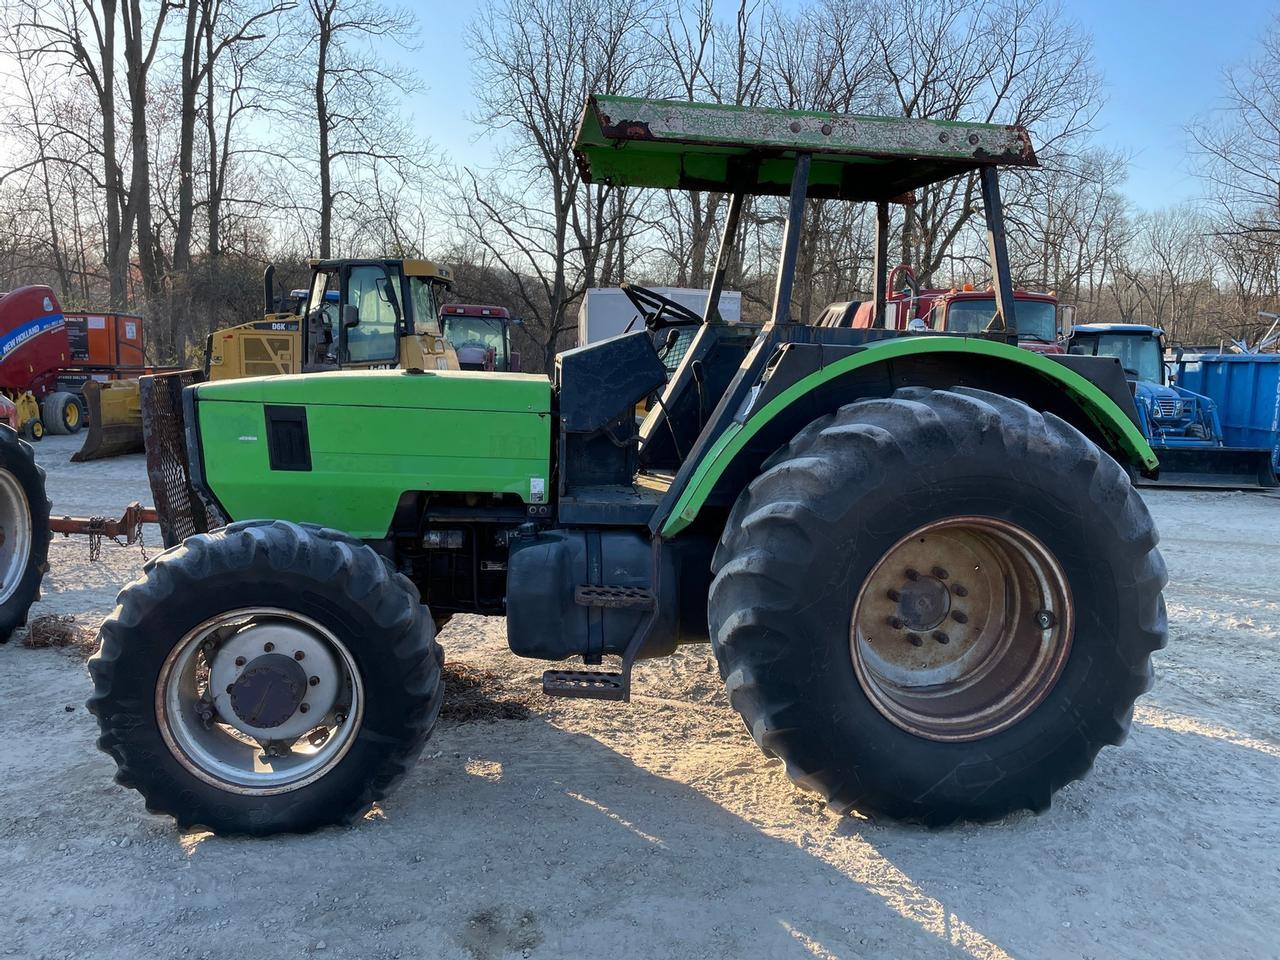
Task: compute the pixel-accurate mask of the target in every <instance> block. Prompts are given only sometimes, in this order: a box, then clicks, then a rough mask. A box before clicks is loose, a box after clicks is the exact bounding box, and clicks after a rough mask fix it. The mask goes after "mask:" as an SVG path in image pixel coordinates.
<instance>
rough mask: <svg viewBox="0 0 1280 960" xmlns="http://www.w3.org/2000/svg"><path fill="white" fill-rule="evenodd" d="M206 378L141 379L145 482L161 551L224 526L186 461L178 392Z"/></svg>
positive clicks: (191, 373)
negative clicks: (197, 486)
mask: <svg viewBox="0 0 1280 960" xmlns="http://www.w3.org/2000/svg"><path fill="white" fill-rule="evenodd" d="M203 379H204V377H203V375H202V374H201V372H200V371H199V370H179V371H177V372H176V373H163V374H156V375H154V376H149V377H142V378H141V392H142V396H141V402H142V436H143V440H144V442H145V444H146V449H147V482H148V483H149V484H150V485H151V496H152V497H153V498H154V503H155V507H156V513H157V515H158V516H159V522H160V533H161V536H162V537H163V538H164V545H165V547H174V546H177V545H178V544H179V543H181V542H182V541H183V540H185V539H186V538H187V537H190V536H193V535H195V534H197V533H208V532H209V531H210V530H213V529H215V528H217V527H219V526H221V525H222V520H221V518H220V517H218V516H216V515H215V514H214V513H213V511H211V510H209V509H208V507H207V506H206V504H205V502H204V500H203V498H202V497H200V495H199V494H198V493H197V492H196V490H195V488H194V487H193V486H192V484H191V465H190V463H189V462H188V461H187V440H186V423H185V418H184V416H183V409H182V391H183V390H184V389H186V388H187V387H189V386H192V385H194V384H196V383H199V382H200V381H201V380H203Z"/></svg>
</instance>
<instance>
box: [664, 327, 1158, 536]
mask: <svg viewBox="0 0 1280 960" xmlns="http://www.w3.org/2000/svg"><path fill="white" fill-rule="evenodd" d="M913 385H915V386H932V387H940V388H941V387H950V386H969V387H975V388H979V389H984V390H990V391H992V392H994V393H1000V394H1003V395H1005V396H1008V397H1012V398H1014V399H1017V400H1021V401H1023V402H1025V403H1027V404H1028V405H1030V406H1032V407H1033V408H1035V409H1037V410H1039V411H1041V412H1048V413H1053V414H1054V415H1056V416H1058V417H1061V418H1062V419H1064V420H1066V421H1067V422H1068V423H1071V424H1072V425H1073V426H1075V427H1076V428H1077V429H1079V430H1081V431H1082V432H1083V433H1084V434H1085V435H1086V436H1088V437H1089V438H1090V439H1091V440H1093V441H1094V442H1095V443H1097V444H1098V445H1099V446H1100V447H1102V449H1104V450H1106V451H1107V452H1108V453H1109V454H1110V455H1111V456H1112V457H1114V458H1115V459H1116V460H1118V461H1119V462H1121V463H1123V464H1131V465H1133V466H1134V467H1135V468H1136V469H1137V470H1138V471H1139V472H1142V473H1147V474H1150V473H1152V472H1154V471H1155V470H1156V469H1158V468H1159V465H1160V464H1159V459H1158V458H1157V457H1156V455H1155V453H1154V452H1153V451H1152V449H1151V446H1150V444H1149V443H1148V442H1147V440H1146V438H1145V437H1144V436H1143V435H1142V431H1141V429H1140V428H1139V426H1138V425H1137V423H1135V421H1134V419H1132V418H1131V416H1130V415H1129V414H1127V413H1126V412H1125V411H1124V410H1123V409H1121V407H1120V406H1119V404H1118V403H1117V402H1116V401H1115V400H1112V399H1111V398H1110V397H1109V396H1108V395H1107V394H1106V393H1105V392H1104V391H1103V390H1102V389H1101V388H1099V387H1098V386H1097V385H1096V384H1094V383H1093V382H1091V381H1090V380H1089V379H1087V378H1086V377H1084V376H1082V375H1081V374H1080V373H1077V372H1076V371H1075V370H1073V369H1071V368H1070V367H1068V366H1067V365H1065V364H1064V363H1062V362H1059V361H1056V360H1053V359H1051V358H1049V357H1047V356H1045V355H1042V354H1039V353H1034V352H1032V351H1030V350H1024V349H1022V348H1020V347H1016V346H1013V345H1011V344H1007V343H1002V342H1000V341H993V340H985V339H978V338H967V337H943V336H938V337H899V338H895V339H889V340H881V341H877V342H873V343H869V344H867V345H866V346H865V347H862V348H860V349H858V350H857V351H856V352H853V353H847V354H845V355H843V356H840V357H839V358H838V359H835V360H834V361H832V362H830V363H826V364H824V365H822V366H820V367H819V368H818V369H817V370H815V371H813V372H812V373H809V374H808V375H806V376H803V377H801V378H800V379H798V380H796V381H795V382H794V383H791V384H790V385H788V386H787V387H786V388H785V389H783V390H781V391H778V392H774V393H773V395H772V396H771V397H770V398H769V399H768V400H767V401H766V402H763V403H753V402H750V401H749V403H748V405H747V406H746V407H745V408H744V411H743V412H740V413H739V415H738V417H736V418H735V419H734V421H733V422H732V423H730V424H729V426H728V428H726V429H725V431H724V432H723V433H722V434H721V435H720V436H719V438H718V439H717V440H716V441H715V443H713V444H712V445H711V447H710V448H709V449H708V451H707V453H706V455H705V456H703V457H702V458H701V459H700V460H699V461H698V463H697V464H696V465H694V466H693V468H692V473H691V475H690V476H689V478H688V479H687V481H685V482H684V483H683V484H681V485H680V486H679V488H678V490H677V491H675V492H676V499H675V502H674V504H673V505H672V506H671V508H670V509H669V510H666V511H660V515H659V516H658V517H655V519H654V522H653V525H654V527H655V528H656V530H657V532H658V534H659V535H660V536H662V537H664V538H665V537H672V536H675V535H676V534H678V533H679V532H680V531H682V530H684V529H685V528H686V527H688V526H689V525H690V524H692V523H693V522H694V521H695V520H696V519H697V518H698V516H699V514H700V513H701V511H702V509H703V507H704V506H706V505H707V504H708V503H714V504H716V505H719V506H727V505H729V504H731V503H732V502H733V500H734V498H736V497H737V494H738V493H739V492H740V491H741V490H742V488H743V487H745V486H746V484H747V483H749V482H750V481H751V479H752V478H754V477H755V476H756V475H757V474H758V473H759V468H760V465H761V464H762V463H763V462H764V460H765V459H766V458H767V457H768V456H769V455H770V454H771V453H772V452H773V451H774V450H776V449H778V448H779V447H780V446H782V445H783V444H784V443H786V442H787V441H789V440H790V439H791V438H792V437H793V436H795V434H797V433H798V432H799V431H800V430H801V429H803V428H804V427H805V426H806V425H807V424H809V423H811V422H812V421H813V420H815V419H817V418H818V417H820V416H823V415H825V414H828V413H832V412H834V411H835V410H836V409H838V408H839V407H841V406H843V405H844V404H846V403H851V402H853V401H854V400H859V399H864V398H867V397H883V396H888V395H889V394H890V393H892V392H893V391H894V390H895V389H898V388H899V387H905V386H913ZM680 479H681V478H679V477H678V478H677V483H679V481H680Z"/></svg>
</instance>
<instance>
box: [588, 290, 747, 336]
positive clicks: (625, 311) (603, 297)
mask: <svg viewBox="0 0 1280 960" xmlns="http://www.w3.org/2000/svg"><path fill="white" fill-rule="evenodd" d="M649 289H651V290H652V291H653V292H654V293H656V294H659V295H660V296H663V297H666V298H667V299H668V300H674V301H675V302H676V303H679V304H682V305H683V306H686V307H688V308H689V309H690V310H692V311H693V312H694V313H696V314H698V315H699V316H701V315H702V312H703V311H704V310H705V309H706V306H707V294H708V292H709V291H707V290H696V289H693V288H690V287H650V288H649ZM639 315H640V314H639V311H638V310H636V308H635V305H634V304H633V303H632V302H631V301H630V300H628V299H627V295H626V294H625V293H623V292H622V288H620V287H592V288H591V289H589V290H588V291H587V293H586V296H584V297H583V298H582V307H581V308H580V309H579V310H578V346H580V347H582V346H586V345H587V344H588V343H595V342H597V341H599V340H604V339H606V338H607V337H616V336H617V335H618V334H620V333H622V332H623V331H625V330H626V329H627V324H629V323H631V321H632V320H635V326H633V327H632V328H631V329H632V330H640V329H643V327H642V325H641V322H640V320H639V319H638V317H639ZM720 317H721V319H723V320H724V321H725V322H726V323H737V322H739V321H740V320H741V319H742V294H741V292H739V291H737V290H724V291H722V292H721V294H720Z"/></svg>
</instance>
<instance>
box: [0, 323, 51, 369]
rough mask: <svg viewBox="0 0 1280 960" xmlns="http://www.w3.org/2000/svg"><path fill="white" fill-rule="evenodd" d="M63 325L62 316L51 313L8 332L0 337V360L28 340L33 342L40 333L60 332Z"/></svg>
mask: <svg viewBox="0 0 1280 960" xmlns="http://www.w3.org/2000/svg"><path fill="white" fill-rule="evenodd" d="M64 325H65V321H64V320H63V317H62V314H60V313H51V314H49V315H48V316H45V317H37V318H36V319H35V320H32V321H30V322H28V323H24V324H23V325H22V326H20V327H16V328H14V329H13V330H10V331H9V332H8V333H7V334H5V335H4V336H3V337H0V360H3V359H5V357H7V356H9V354H11V353H13V351H15V350H17V349H18V348H19V347H20V346H22V345H23V344H24V343H26V342H28V341H29V340H33V339H35V338H36V337H38V336H40V335H41V334H42V333H48V332H50V331H51V330H61V329H62V327H63V326H64Z"/></svg>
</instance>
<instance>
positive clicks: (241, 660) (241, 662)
mask: <svg viewBox="0 0 1280 960" xmlns="http://www.w3.org/2000/svg"><path fill="white" fill-rule="evenodd" d="M236 666H237V667H243V666H244V657H236Z"/></svg>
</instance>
